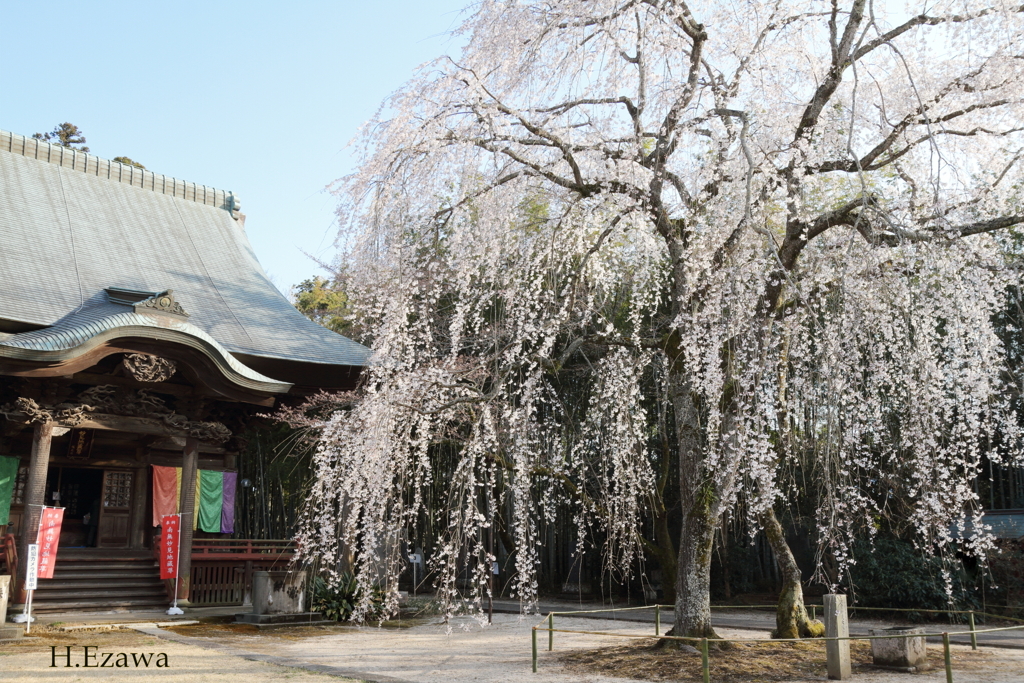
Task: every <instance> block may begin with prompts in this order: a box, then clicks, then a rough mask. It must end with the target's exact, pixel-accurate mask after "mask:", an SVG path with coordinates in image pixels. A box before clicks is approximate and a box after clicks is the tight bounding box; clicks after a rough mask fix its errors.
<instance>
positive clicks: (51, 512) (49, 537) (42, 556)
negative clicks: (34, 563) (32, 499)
mask: <svg viewBox="0 0 1024 683" xmlns="http://www.w3.org/2000/svg"><path fill="white" fill-rule="evenodd" d="M63 522H64V508H51V507H44V508H43V513H42V514H41V515H40V516H39V534H38V535H37V536H36V543H37V544H38V545H39V578H40V579H52V578H53V567H54V565H55V564H56V563H57V545H58V544H59V543H60V527H61V525H62V524H63Z"/></svg>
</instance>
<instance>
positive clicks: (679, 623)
mask: <svg viewBox="0 0 1024 683" xmlns="http://www.w3.org/2000/svg"><path fill="white" fill-rule="evenodd" d="M669 395H670V397H671V398H672V404H673V409H674V411H675V422H676V435H677V438H678V446H677V447H678V451H677V452H678V457H679V497H680V502H681V507H682V513H683V524H682V530H681V533H680V536H679V546H678V551H679V554H678V560H677V564H676V600H675V623H674V626H673V628H672V631H671V632H670V633H671V635H674V636H677V637H692V638H717V637H718V635H717V634H716V633H715V630H714V628H712V626H711V552H712V548H713V544H714V539H715V524H716V523H717V521H718V517H719V514H720V506H719V504H718V492H719V489H718V487H717V486H716V484H718V485H721V483H722V482H714V483H713V482H711V481H708V480H707V479H706V475H705V472H704V462H703V452H702V449H701V439H700V432H699V429H700V427H699V420H698V414H697V405H696V403H695V401H694V397H693V395H692V394H691V392H690V390H689V384H688V383H687V382H686V381H685V379H684V378H681V377H672V376H671V373H670V378H669Z"/></svg>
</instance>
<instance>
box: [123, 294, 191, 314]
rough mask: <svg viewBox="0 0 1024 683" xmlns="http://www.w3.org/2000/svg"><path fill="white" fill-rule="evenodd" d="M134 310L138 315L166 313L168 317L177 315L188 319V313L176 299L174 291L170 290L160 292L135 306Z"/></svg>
mask: <svg viewBox="0 0 1024 683" xmlns="http://www.w3.org/2000/svg"><path fill="white" fill-rule="evenodd" d="M133 308H134V309H135V312H136V313H165V314H168V315H177V316H181V317H183V318H187V317H188V313H186V312H185V309H184V308H182V307H181V304H180V303H178V301H177V299H175V298H174V290H173V289H168V290H166V291H163V292H160V293H159V294H157V295H156V296H151V297H149V298H148V299H143V300H142V301H140V302H138V303H136V304H134V306H133Z"/></svg>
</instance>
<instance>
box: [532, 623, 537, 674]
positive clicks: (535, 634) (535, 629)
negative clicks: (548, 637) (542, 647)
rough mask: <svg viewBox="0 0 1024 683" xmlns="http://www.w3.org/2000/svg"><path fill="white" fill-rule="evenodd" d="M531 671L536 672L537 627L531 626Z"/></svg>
mask: <svg viewBox="0 0 1024 683" xmlns="http://www.w3.org/2000/svg"><path fill="white" fill-rule="evenodd" d="M533 673H537V627H536V626H534V627H533Z"/></svg>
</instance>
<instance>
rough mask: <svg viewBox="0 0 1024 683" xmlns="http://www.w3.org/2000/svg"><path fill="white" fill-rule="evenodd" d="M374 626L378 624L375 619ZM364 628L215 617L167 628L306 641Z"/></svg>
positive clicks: (402, 625)
mask: <svg viewBox="0 0 1024 683" xmlns="http://www.w3.org/2000/svg"><path fill="white" fill-rule="evenodd" d="M426 621H427V620H426V619H423V618H419V619H417V618H412V619H395V620H393V621H385V622H384V624H383V625H382V626H381V627H382V628H383V629H385V630H394V629H406V628H412V627H413V626H416V625H418V624H420V623H424V622H426ZM373 627H374V628H375V627H376V622H374V624H373ZM359 628H360V627H358V626H355V625H353V624H349V623H347V622H345V623H340V624H326V625H319V626H302V625H297V626H279V627H276V628H264V629H260V628H257V627H256V626H254V625H252V624H238V623H235V621H234V617H215V618H211V619H204V620H203V621H202V622H201V623H198V624H187V625H182V626H167V627H165V628H164V630H166V631H170V632H172V633H177V634H179V635H183V636H192V637H196V638H219V637H223V636H260V637H263V638H277V639H279V640H302V639H304V638H318V637H321V636H329V635H339V634H342V633H351V632H353V631H357V630H358V629H359Z"/></svg>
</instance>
